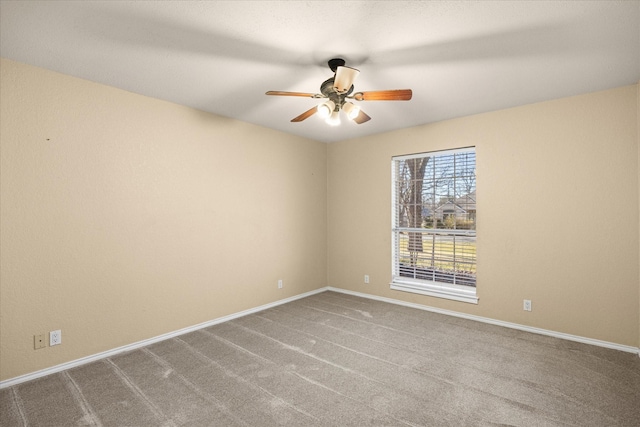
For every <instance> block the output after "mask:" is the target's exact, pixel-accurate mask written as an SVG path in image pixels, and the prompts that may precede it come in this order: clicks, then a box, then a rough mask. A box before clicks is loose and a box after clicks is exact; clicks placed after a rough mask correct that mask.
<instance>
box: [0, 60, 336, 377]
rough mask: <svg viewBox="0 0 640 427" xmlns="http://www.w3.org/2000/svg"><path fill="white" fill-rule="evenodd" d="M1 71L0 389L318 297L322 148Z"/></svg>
mask: <svg viewBox="0 0 640 427" xmlns="http://www.w3.org/2000/svg"><path fill="white" fill-rule="evenodd" d="M0 71H1V73H2V75H1V84H2V86H1V87H0V93H1V97H0V98H1V116H0V125H1V128H0V136H1V145H0V148H1V158H2V164H1V173H2V176H1V185H2V191H1V197H2V198H1V203H0V206H1V221H2V222H1V253H2V261H1V262H2V264H1V281H0V282H1V288H0V294H1V302H0V304H1V305H0V313H1V325H0V328H1V330H0V332H1V333H0V337H1V341H0V359H1V360H2V363H1V364H0V367H1V374H0V378H1V379H3V380H4V379H8V378H13V377H15V376H18V375H21V374H25V373H29V372H33V371H36V370H39V369H42V368H46V367H50V366H54V365H57V364H60V363H63V362H67V361H70V360H74V359H77V358H80V357H83V356H87V355H93V354H95V353H99V352H101V351H105V350H109V349H113V348H116V347H119V346H122V345H126V344H130V343H133V342H137V341H140V340H143V339H147V338H151V337H154V336H157V335H160V334H163V333H168V332H172V331H175V330H178V329H181V328H184V327H188V326H191V325H195V324H198V323H201V322H205V321H208V320H211V319H215V318H217V317H220V316H223V315H226V314H230V313H235V312H238V311H241V310H245V309H248V308H252V307H256V306H259V305H262V304H266V303H269V302H272V301H276V300H279V299H283V298H286V297H289V296H292V295H297V294H300V293H303V292H307V291H310V290H313V289H317V288H319V287H322V286H325V285H326V145H325V144H322V143H318V142H312V141H308V140H304V139H301V138H298V137H293V136H290V135H285V134H282V133H280V132H276V131H272V130H269V129H264V128H260V127H257V126H253V125H249V124H246V123H240V122H237V121H233V120H229V119H225V118H221V117H216V116H212V115H210V114H206V113H202V112H199V111H196V110H193V109H189V108H186V107H182V106H178V105H174V104H170V103H167V102H163V101H159V100H155V99H150V98H146V97H143V96H140V95H135V94H132V93H128V92H125V91H122V90H118V89H114V88H110V87H106V86H102V85H98V84H94V83H91V82H88V81H84V80H80V79H76V78H73V77H69V76H64V75H60V74H57V73H53V72H50V71H45V70H42V69H39V68H34V67H30V66H26V65H23V64H19V63H16V62H12V61H8V60H2V62H1V66H0ZM278 279H283V280H284V288H283V289H281V290H278V289H277V280H278ZM55 329H61V330H62V341H63V344H62V345H60V346H56V347H49V348H46V349H41V350H37V351H35V350H33V335H34V334H39V333H45V332H48V331H51V330H55Z"/></svg>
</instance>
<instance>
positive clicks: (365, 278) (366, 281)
mask: <svg viewBox="0 0 640 427" xmlns="http://www.w3.org/2000/svg"><path fill="white" fill-rule="evenodd" d="M364 283H369V275H368V274H365V275H364Z"/></svg>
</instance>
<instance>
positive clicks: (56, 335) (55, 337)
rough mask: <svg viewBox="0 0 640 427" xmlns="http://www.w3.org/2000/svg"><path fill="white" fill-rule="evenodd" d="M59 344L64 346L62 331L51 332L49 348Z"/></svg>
mask: <svg viewBox="0 0 640 427" xmlns="http://www.w3.org/2000/svg"><path fill="white" fill-rule="evenodd" d="M58 344H62V331H61V330H60V329H58V330H57V331H51V332H49V346H54V345H58Z"/></svg>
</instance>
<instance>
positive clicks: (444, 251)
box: [391, 147, 478, 303]
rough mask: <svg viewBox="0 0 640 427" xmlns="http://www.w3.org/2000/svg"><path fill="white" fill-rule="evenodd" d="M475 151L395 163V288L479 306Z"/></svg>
mask: <svg viewBox="0 0 640 427" xmlns="http://www.w3.org/2000/svg"><path fill="white" fill-rule="evenodd" d="M475 171H476V153H475V148H474V147H470V148H462V149H456V150H449V151H438V152H431V153H420V154H412V155H406V156H397V157H393V158H392V181H393V187H392V188H393V190H392V192H393V194H392V245H393V247H392V270H393V271H392V283H391V288H392V289H396V290H402V291H407V292H414V293H419V294H424V295H430V296H436V297H441V298H448V299H453V300H457V301H464V302H470V303H477V302H478V298H477V296H476V200H477V190H476V173H475Z"/></svg>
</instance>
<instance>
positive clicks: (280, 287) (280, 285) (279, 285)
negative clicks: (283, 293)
mask: <svg viewBox="0 0 640 427" xmlns="http://www.w3.org/2000/svg"><path fill="white" fill-rule="evenodd" d="M278 289H282V279H280V280H278Z"/></svg>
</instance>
